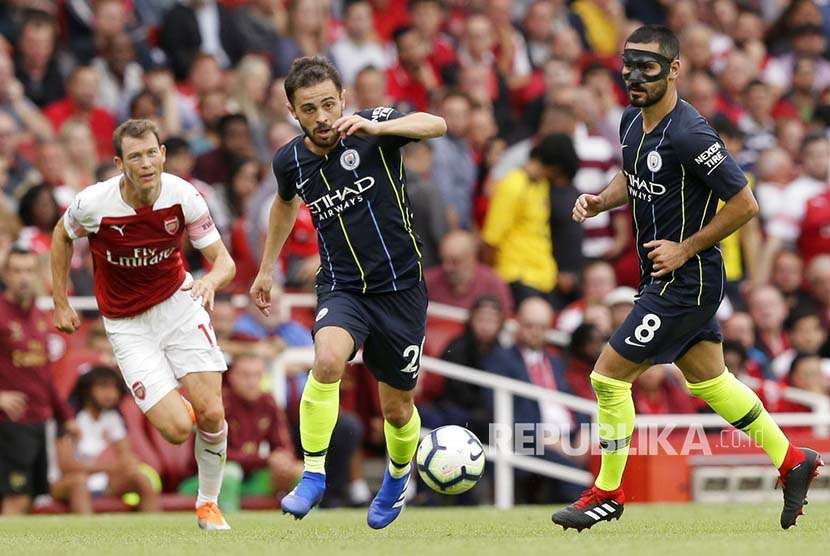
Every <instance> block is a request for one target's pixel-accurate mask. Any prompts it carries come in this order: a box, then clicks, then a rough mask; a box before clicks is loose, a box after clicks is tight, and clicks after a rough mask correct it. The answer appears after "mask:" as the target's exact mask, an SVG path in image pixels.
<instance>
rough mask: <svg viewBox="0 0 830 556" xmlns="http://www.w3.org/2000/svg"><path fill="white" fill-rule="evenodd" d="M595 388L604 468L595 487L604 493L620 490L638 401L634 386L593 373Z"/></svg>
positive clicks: (601, 467)
mask: <svg viewBox="0 0 830 556" xmlns="http://www.w3.org/2000/svg"><path fill="white" fill-rule="evenodd" d="M591 386H593V388H594V392H595V393H596V395H597V408H598V412H597V423H598V424H599V445H600V448H602V456H601V458H602V465H601V466H600V470H599V475H597V480H596V482H595V483H594V484H596V486H597V487H598V488H601V489H602V490H615V489H617V488H619V487H620V483H621V482H622V476H623V471H625V462H626V460H627V459H628V446H629V444H630V443H631V433H632V432H633V431H634V401H633V400H632V399H631V383H630V382H625V381H624V380H617V379H615V378H610V377H607V376H603V375H601V374H599V373H597V372H596V371H594V372H592V373H591Z"/></svg>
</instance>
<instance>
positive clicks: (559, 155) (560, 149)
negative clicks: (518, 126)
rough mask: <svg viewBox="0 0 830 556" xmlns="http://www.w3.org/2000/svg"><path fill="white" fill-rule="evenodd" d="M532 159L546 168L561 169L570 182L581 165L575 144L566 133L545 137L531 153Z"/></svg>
mask: <svg viewBox="0 0 830 556" xmlns="http://www.w3.org/2000/svg"><path fill="white" fill-rule="evenodd" d="M530 158H532V159H534V160H538V161H539V162H541V163H542V164H543V165H545V166H553V167H557V168H559V169H561V170H562V171H563V172H565V175H567V177H568V179H569V180H572V179H573V178H574V176H575V175H576V172H577V170H579V165H580V160H579V156H578V155H577V154H576V149H575V148H574V143H573V141H572V140H571V138H570V137H569V136H568V135H565V134H564V133H552V134H550V135H548V136H546V137H544V138H543V139H542V140H541V141H539V143H538V144H537V145H536V146H535V147H533V150H531V151H530Z"/></svg>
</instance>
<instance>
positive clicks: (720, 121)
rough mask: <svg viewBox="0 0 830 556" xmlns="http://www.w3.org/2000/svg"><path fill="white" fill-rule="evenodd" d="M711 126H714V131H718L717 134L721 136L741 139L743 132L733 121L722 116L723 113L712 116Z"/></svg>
mask: <svg viewBox="0 0 830 556" xmlns="http://www.w3.org/2000/svg"><path fill="white" fill-rule="evenodd" d="M712 127H714V128H715V131H717V132H718V135H720V136H721V137H729V138H731V139H740V140H743V138H744V134H743V132H742V131H741V128H739V127H738V126H737V125H736V124H735V122H733V121H732V120H730V119H729V118H727V117H726V116H724V115H723V114H718V115H717V116H715V117H714V118H712Z"/></svg>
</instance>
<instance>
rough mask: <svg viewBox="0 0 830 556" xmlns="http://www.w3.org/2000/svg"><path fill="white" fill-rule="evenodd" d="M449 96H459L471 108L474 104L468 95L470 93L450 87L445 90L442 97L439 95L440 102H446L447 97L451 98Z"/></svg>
mask: <svg viewBox="0 0 830 556" xmlns="http://www.w3.org/2000/svg"><path fill="white" fill-rule="evenodd" d="M451 98H460V99H463V100H465V101H466V102H467V105H468V106H469V107H470V108H472V107H473V105H474V104H475V103H474V102H473V99H472V98H471V97H470V95H468V94H467V93H465V92H464V91H462V90H461V89H450V90H449V91H447V92H446V93H444V96H443V97H441V102H442V103H443V102H446V101H447V100H449V99H451Z"/></svg>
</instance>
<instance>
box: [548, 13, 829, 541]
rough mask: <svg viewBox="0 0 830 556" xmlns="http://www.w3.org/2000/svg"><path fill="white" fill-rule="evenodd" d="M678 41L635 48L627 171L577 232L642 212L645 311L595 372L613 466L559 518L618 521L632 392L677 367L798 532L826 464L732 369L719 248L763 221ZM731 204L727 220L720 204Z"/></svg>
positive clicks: (630, 49)
mask: <svg viewBox="0 0 830 556" xmlns="http://www.w3.org/2000/svg"><path fill="white" fill-rule="evenodd" d="M679 55H680V49H679V45H678V41H677V38H676V37H675V35H674V34H673V33H672V32H671V31H670V30H669V29H667V28H665V27H662V26H656V25H646V26H644V27H640V28H639V29H637V30H635V31H634V32H633V33H632V34H631V36H629V37H628V39H627V40H626V43H625V50H624V52H623V56H622V63H623V71H622V76H623V80H624V81H625V84H626V87H627V89H628V98H629V100H630V102H631V106H630V107H629V108H627V109H626V110H625V112H624V113H623V117H622V122H621V125H620V139H621V144H622V151H623V152H622V154H623V169H622V170H621V171H620V172H619V173H618V174H617V175H616V176H615V177H614V179H613V180H612V181H611V183H610V184H609V185H608V187H607V188H606V189H605V190H604V191H602V192H601V193H600V194H599V195H589V194H585V195H581V196H580V197H579V198H578V199H577V202H576V204H575V206H574V209H573V217H574V219H575V220H576V221H577V222H582V221H583V220H585V219H586V218H590V217H592V216H596V215H597V214H599V213H601V212H603V211H607V210H611V209H613V208H615V207H619V206H622V205H624V204H626V203H628V204H630V205H631V211H632V213H633V217H634V227H635V235H636V242H637V253H638V255H639V259H640V276H641V278H640V288H639V293H638V297H637V301H636V303H635V305H634V309H633V310H632V311H631V313H630V314H629V316H628V318H627V319H626V320H625V322H624V323H623V324H622V325H621V326H620V328H619V329H617V331H616V332H615V333H614V334H613V335H612V337H611V339H610V341H609V343H608V345H606V346H605V348H604V350H603V351H602V354H601V355H600V357H599V360H598V361H597V363H596V365H595V367H594V371H593V372H592V373H591V383H592V385H593V388H594V391H595V392H596V397H597V405H598V423H599V438H600V447H601V449H602V467H601V469H600V472H599V475H598V476H597V479H596V482H595V484H594V485H593V486H592V487H591V488H589V489H588V490H586V491H585V492H584V493H583V495H582V496H581V497H580V499H579V500H577V501H576V502H575V503H573V504H571V505H570V506H567V507H566V508H564V509H562V510H560V511H558V512H556V513H554V514H553V521H554V523H556V524H558V525H561V526H562V527H564V528H565V529H567V528H569V527H573V528H575V529H578V530H582V529H585V528H590V527H592V526H593V525H594V524H595V523H598V522H599V521H609V520H611V519H619V517H620V515H622V512H623V503H624V502H625V496H624V494H623V491H622V488H621V487H620V484H621V481H622V475H623V470H624V469H625V462H626V459H627V456H628V446H629V442H630V440H631V433H632V431H633V429H634V404H633V402H632V399H631V383H632V382H633V381H634V380H635V379H636V378H637V377H638V376H639V375H640V373H641V372H643V371H644V370H645V369H647V368H648V367H649V366H651V365H654V364H658V363H675V364H676V365H677V366H678V367H679V368H680V370H681V371H682V372H683V375H684V376H685V378H686V383H687V386H688V388H689V390H690V392H691V393H692V394H693V395H695V396H697V397H699V398H701V399H703V400H704V401H706V402H707V403H708V404H709V405H710V406H711V407H712V409H714V410H715V411H716V412H717V413H718V414H719V415H720V416H722V417H723V418H724V419H725V420H726V421H728V422H729V423H730V424H731V425H732V426H734V427H735V428H738V429H741V430H743V431H744V432H745V433H747V434H748V435H750V437H751V438H753V439H754V440H755V441H756V442H757V443H758V444H759V445H760V446H761V448H763V450H764V451H765V452H766V453H767V455H768V456H769V458H770V459H771V460H772V462H773V464H774V465H775V466H776V467H777V468H778V470H779V473H780V476H781V480H782V482H783V485H784V510H783V511H782V513H781V526H782V527H783V528H784V529H787V528H789V527H791V526H792V525H794V524H795V520H796V518H797V517H798V515H800V514H801V509H802V506H803V505H804V503H805V496H806V494H807V489H808V487H809V485H810V481H811V480H812V478H813V477H814V475H815V474H816V468H817V467H818V466H819V465H821V464H822V462H821V459H820V457H819V455H818V454H817V453H816V452H814V451H813V450H809V449H806V448H796V447H794V446H792V445H791V444H790V442H789V441H788V440H787V438H786V436H784V433H783V432H781V429H780V428H779V427H778V425H776V424H775V422H774V421H773V420H772V419H771V418H770V416H769V414H768V413H767V411H766V410H765V409H764V407H763V405H762V404H761V402H760V401H759V399H758V397H757V396H756V395H755V393H754V392H753V391H752V390H750V389H749V388H748V387H747V386H746V385H744V384H743V383H741V382H740V381H738V379H737V378H735V376H734V375H733V374H732V373H730V372H729V370H727V369H726V366H725V364H724V359H723V348H722V345H721V334H720V327H719V326H718V322H717V320H716V318H715V312H716V311H717V309H718V306H719V305H720V302H721V300H722V298H723V284H724V269H723V261H722V259H721V254H720V250H719V249H718V243H719V242H720V240H722V239H723V238H725V237H726V236H728V235H729V234H731V233H732V232H734V231H735V230H737V229H738V228H740V227H741V226H743V225H744V224H745V223H746V222H747V221H749V220H750V219H751V218H753V217H754V216H755V215H756V214H757V213H758V203H757V202H756V201H755V197H754V196H753V194H752V190H751V189H750V187H749V186H748V185H747V180H746V178H745V177H744V174H743V172H742V171H741V169H740V168H739V167H738V165H737V164H736V163H735V161H734V160H733V159H732V157H731V156H730V154H729V153H728V152H727V151H726V148H725V147H724V146H723V142H722V141H721V139H720V137H719V136H718V134H717V133H716V132H715V131H714V130H713V129H712V127H711V126H710V125H709V123H708V122H707V121H706V120H705V119H704V118H703V117H702V116H701V115H700V114H699V113H698V112H697V110H695V109H694V107H693V106H692V105H690V104H689V103H687V102H686V101H684V100H683V99H681V98H679V97H678V95H677V89H676V84H677V77H678V73H679V70H680V64H681V61H680V59H679ZM719 199H720V200H723V201H724V202H725V204H724V206H723V208H722V209H721V210H720V211H716V207H717V205H718V200H719Z"/></svg>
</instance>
